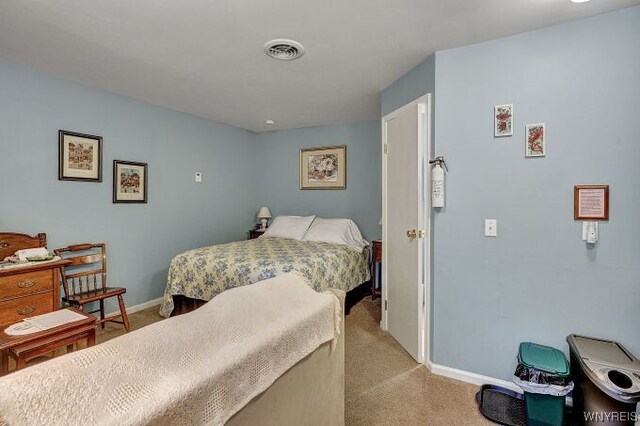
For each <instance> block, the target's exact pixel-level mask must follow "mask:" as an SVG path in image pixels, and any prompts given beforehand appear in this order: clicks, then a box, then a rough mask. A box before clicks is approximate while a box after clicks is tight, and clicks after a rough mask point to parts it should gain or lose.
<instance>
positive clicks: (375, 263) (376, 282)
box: [371, 240, 382, 300]
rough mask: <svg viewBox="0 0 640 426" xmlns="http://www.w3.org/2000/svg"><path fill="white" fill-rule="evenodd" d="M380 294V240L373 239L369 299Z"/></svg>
mask: <svg viewBox="0 0 640 426" xmlns="http://www.w3.org/2000/svg"><path fill="white" fill-rule="evenodd" d="M380 296H382V241H380V240H373V241H372V247H371V300H375V299H376V297H380Z"/></svg>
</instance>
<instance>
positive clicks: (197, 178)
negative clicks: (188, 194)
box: [196, 172, 202, 183]
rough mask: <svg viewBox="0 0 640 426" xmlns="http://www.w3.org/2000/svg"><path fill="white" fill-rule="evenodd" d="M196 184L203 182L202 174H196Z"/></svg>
mask: <svg viewBox="0 0 640 426" xmlns="http://www.w3.org/2000/svg"><path fill="white" fill-rule="evenodd" d="M196 182H197V183H200V182H202V172H196Z"/></svg>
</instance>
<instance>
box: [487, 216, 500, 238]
mask: <svg viewBox="0 0 640 426" xmlns="http://www.w3.org/2000/svg"><path fill="white" fill-rule="evenodd" d="M484 236H485V237H497V236H498V221H497V220H495V219H485V221H484Z"/></svg>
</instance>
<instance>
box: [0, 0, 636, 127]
mask: <svg viewBox="0 0 640 426" xmlns="http://www.w3.org/2000/svg"><path fill="white" fill-rule="evenodd" d="M636 4H640V0H592V1H590V2H589V3H583V4H574V3H570V2H569V0H226V1H225V0H206V1H205V0H109V1H104V0H0V58H4V59H7V60H9V61H12V62H17V63H22V64H25V65H28V66H32V67H35V68H38V69H41V70H44V71H46V72H49V73H52V74H55V75H59V76H62V77H64V78H67V79H70V80H73V81H77V82H80V83H83V84H86V85H89V86H94V87H98V88H101V89H104V90H108V91H111V92H115V93H119V94H122V95H126V96H130V97H133V98H137V99H140V100H144V101H147V102H150V103H152V104H156V105H161V106H165V107H167V108H171V109H174V110H178V111H183V112H186V113H190V114H194V115H197V116H200V117H205V118H209V119H212V120H216V121H220V122H223V123H228V124H231V125H234V126H238V127H242V128H245V129H249V130H253V131H264V130H273V129H284V128H296V127H306V126H314V125H320V124H327V123H334V122H350V121H358V120H364V119H374V118H377V117H379V110H380V105H379V104H380V96H379V95H380V91H381V90H382V89H384V88H385V87H387V86H388V85H389V84H391V83H392V82H393V81H395V80H396V79H397V78H399V77H400V76H402V75H403V74H404V73H406V72H407V71H409V70H410V69H411V68H412V67H414V66H415V65H417V64H418V63H420V62H421V61H422V60H424V59H425V58H426V57H427V56H429V55H430V54H432V53H433V52H434V51H436V50H441V49H446V48H451V47H458V46H463V45H467V44H471V43H475V42H479V41H484V40H490V39H493V38H497V37H501V36H505V35H511V34H516V33H519V32H523V31H528V30H532V29H536V28H541V27H545V26H549V25H554V24H558V23H561V22H566V21H570V20H574V19H578V18H581V17H586V16H590V15H595V14H599V13H603V12H607V11H611V10H615V9H620V8H624V7H628V6H632V5H636ZM273 38H291V39H295V40H298V41H300V42H301V43H302V44H303V45H304V46H305V47H306V48H307V53H306V55H305V56H303V57H302V58H301V59H299V60H296V61H292V62H285V61H275V60H273V59H270V58H268V57H267V56H266V55H265V54H264V53H263V52H262V47H263V45H264V43H265V42H266V41H268V40H270V39H273ZM266 119H273V120H275V121H276V125H275V126H266V125H265V124H264V121H265V120H266Z"/></svg>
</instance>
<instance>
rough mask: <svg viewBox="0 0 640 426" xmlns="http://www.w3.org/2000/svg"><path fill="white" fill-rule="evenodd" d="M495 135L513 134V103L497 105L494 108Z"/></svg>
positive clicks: (497, 136)
mask: <svg viewBox="0 0 640 426" xmlns="http://www.w3.org/2000/svg"><path fill="white" fill-rule="evenodd" d="M493 118H494V131H493V136H494V137H496V138H499V137H501V136H513V104H507V105H496V106H495V107H494V108H493Z"/></svg>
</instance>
